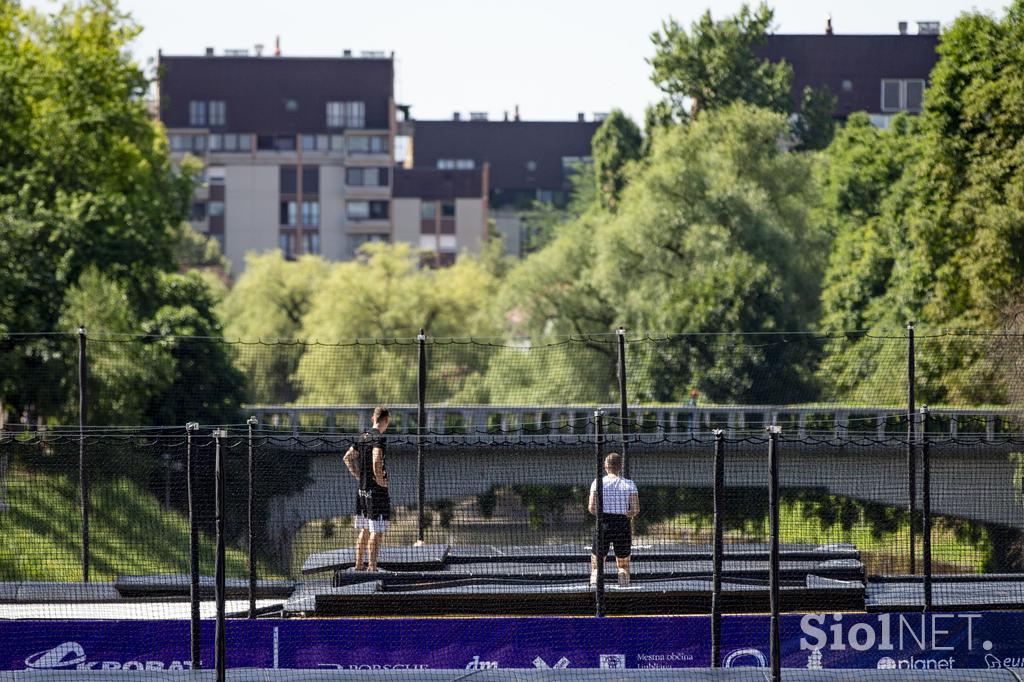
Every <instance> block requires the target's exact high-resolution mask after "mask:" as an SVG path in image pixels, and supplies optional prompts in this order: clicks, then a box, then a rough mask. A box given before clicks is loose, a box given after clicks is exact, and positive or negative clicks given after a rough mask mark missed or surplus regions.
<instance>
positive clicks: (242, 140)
mask: <svg viewBox="0 0 1024 682" xmlns="http://www.w3.org/2000/svg"><path fill="white" fill-rule="evenodd" d="M251 150H252V135H249V134H247V133H239V134H238V151H240V152H247V151H251Z"/></svg>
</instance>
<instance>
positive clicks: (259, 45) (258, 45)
mask: <svg viewBox="0 0 1024 682" xmlns="http://www.w3.org/2000/svg"><path fill="white" fill-rule="evenodd" d="M253 49H254V50H255V51H256V56H257V57H262V56H263V43H256V45H255V47H254V48H253Z"/></svg>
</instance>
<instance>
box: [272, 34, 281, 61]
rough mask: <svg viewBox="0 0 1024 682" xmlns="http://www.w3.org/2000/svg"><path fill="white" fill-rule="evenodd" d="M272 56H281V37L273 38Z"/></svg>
mask: <svg viewBox="0 0 1024 682" xmlns="http://www.w3.org/2000/svg"><path fill="white" fill-rule="evenodd" d="M274 56H275V57H280V56H281V36H274Z"/></svg>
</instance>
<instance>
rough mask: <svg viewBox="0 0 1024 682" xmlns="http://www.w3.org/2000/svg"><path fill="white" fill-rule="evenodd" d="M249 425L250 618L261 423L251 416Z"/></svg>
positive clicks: (251, 611)
mask: <svg viewBox="0 0 1024 682" xmlns="http://www.w3.org/2000/svg"><path fill="white" fill-rule="evenodd" d="M245 424H246V426H248V427H249V502H248V507H249V510H248V511H249V523H248V525H249V528H248V532H249V618H255V617H256V551H255V548H254V547H255V546H254V543H253V540H254V538H255V536H256V533H255V530H254V528H255V521H256V510H255V506H256V504H255V503H256V487H255V484H256V456H255V454H254V452H253V448H252V430H253V429H254V428H256V425H257V424H259V420H257V419H256V417H249V418H248V419H247V420H246V421H245Z"/></svg>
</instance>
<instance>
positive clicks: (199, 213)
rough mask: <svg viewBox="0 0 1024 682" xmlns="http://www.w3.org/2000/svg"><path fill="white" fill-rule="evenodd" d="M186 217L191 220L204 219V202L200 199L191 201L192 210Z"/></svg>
mask: <svg viewBox="0 0 1024 682" xmlns="http://www.w3.org/2000/svg"><path fill="white" fill-rule="evenodd" d="M188 219H189V220H191V221H192V222H198V221H200V220H206V203H205V202H202V201H195V202H192V211H191V212H190V213H189V218H188Z"/></svg>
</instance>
